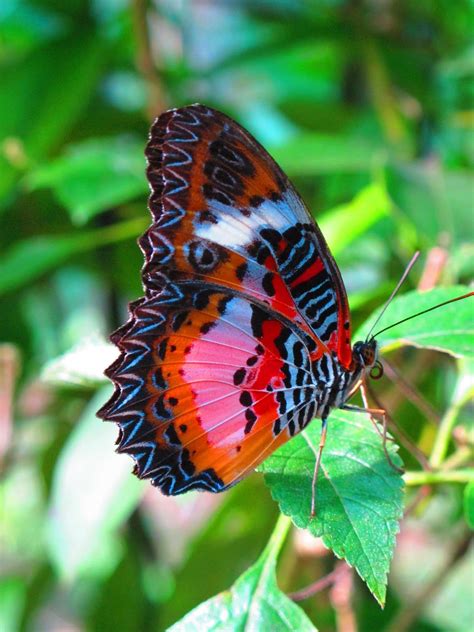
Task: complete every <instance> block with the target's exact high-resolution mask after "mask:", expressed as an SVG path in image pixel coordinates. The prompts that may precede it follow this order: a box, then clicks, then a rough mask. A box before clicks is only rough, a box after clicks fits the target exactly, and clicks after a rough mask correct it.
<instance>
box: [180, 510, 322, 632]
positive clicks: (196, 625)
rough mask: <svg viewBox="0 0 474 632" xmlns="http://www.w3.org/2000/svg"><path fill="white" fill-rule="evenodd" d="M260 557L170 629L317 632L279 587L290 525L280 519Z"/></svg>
mask: <svg viewBox="0 0 474 632" xmlns="http://www.w3.org/2000/svg"><path fill="white" fill-rule="evenodd" d="M278 524H279V525H280V528H279V529H278V528H277V529H276V532H275V533H274V534H273V536H272V538H271V539H270V542H269V544H268V546H267V547H266V549H265V551H264V552H263V553H262V555H261V556H260V558H259V560H258V561H257V562H256V563H255V564H254V565H253V566H252V567H251V568H249V570H248V571H247V572H246V573H244V574H243V575H242V576H241V577H240V578H239V579H238V580H237V581H236V582H235V584H234V585H233V586H232V588H231V589H230V590H227V591H225V592H222V593H220V594H219V595H217V596H216V597H213V598H212V599H209V600H208V601H205V602H204V603H202V604H201V605H200V606H198V607H197V608H195V609H194V610H192V611H191V612H190V613H189V614H188V615H186V616H185V617H184V619H182V620H181V621H179V622H178V623H176V624H175V625H173V626H172V627H171V628H169V632H187V631H188V630H215V631H216V632H244V631H245V630H255V631H257V630H278V631H281V632H284V631H285V630H287V631H288V632H290V631H291V632H293V631H294V630H301V631H302V632H306V631H307V632H315V628H314V626H313V624H312V623H311V621H310V620H309V619H308V617H307V616H306V614H305V613H304V612H303V611H302V610H301V609H300V608H299V607H298V606H297V605H296V604H294V603H293V602H292V601H291V600H290V599H288V597H287V596H286V595H284V594H283V593H282V592H281V591H280V590H279V588H278V586H277V583H276V577H275V565H276V557H277V555H278V551H279V549H280V547H281V544H282V541H281V539H282V533H281V532H282V531H283V532H286V529H287V525H286V524H285V522H284V519H280V521H279V523H278Z"/></svg>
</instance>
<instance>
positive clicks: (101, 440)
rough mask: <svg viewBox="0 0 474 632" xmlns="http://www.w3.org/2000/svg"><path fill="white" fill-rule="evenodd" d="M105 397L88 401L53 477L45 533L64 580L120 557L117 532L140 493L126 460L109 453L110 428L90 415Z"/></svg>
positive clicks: (98, 570) (104, 393) (113, 432)
mask: <svg viewBox="0 0 474 632" xmlns="http://www.w3.org/2000/svg"><path fill="white" fill-rule="evenodd" d="M109 395H110V388H109V387H107V388H104V389H102V390H100V391H98V392H97V394H96V396H95V397H94V398H92V400H91V401H90V402H89V404H88V406H87V408H86V409H85V411H84V413H83V415H82V417H81V419H80V420H79V422H78V424H77V426H76V427H75V429H74V431H73V432H72V434H71V435H70V437H69V439H68V441H67V444H66V446H65V447H64V448H63V449H62V451H61V455H60V457H59V460H58V462H57V464H56V468H55V472H54V480H53V489H52V495H51V504H50V508H49V517H48V528H47V530H46V532H47V537H48V546H49V549H50V552H51V557H52V560H53V562H54V564H55V566H56V568H57V569H58V571H59V573H60V574H61V575H62V576H63V577H66V578H68V579H74V578H76V577H77V576H79V575H82V574H89V575H101V574H102V573H106V572H109V570H110V567H111V566H113V565H114V564H115V563H116V562H117V558H118V557H119V555H120V543H119V541H118V539H117V529H118V527H119V526H120V525H121V524H122V523H123V522H124V520H125V519H126V518H128V516H129V515H130V513H131V512H132V511H133V509H134V508H135V507H136V505H137V502H138V500H139V498H140V496H141V494H142V491H143V484H142V483H141V482H140V481H138V480H137V479H136V478H135V477H134V476H131V474H130V471H131V469H132V468H131V462H130V459H129V458H123V457H124V456H125V455H122V456H120V455H118V454H116V453H115V451H114V443H115V440H116V438H117V428H116V426H115V424H111V423H104V422H102V421H100V420H99V419H97V417H96V415H95V413H96V411H97V409H98V408H99V406H101V405H102V404H103V403H104V402H105V401H106V400H107V398H108V397H109Z"/></svg>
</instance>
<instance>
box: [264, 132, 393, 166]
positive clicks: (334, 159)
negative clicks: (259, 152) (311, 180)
mask: <svg viewBox="0 0 474 632" xmlns="http://www.w3.org/2000/svg"><path fill="white" fill-rule="evenodd" d="M269 149H270V153H271V155H272V156H273V157H274V158H275V160H276V161H277V162H278V163H279V164H280V165H281V166H282V168H283V169H284V170H285V171H286V172H287V173H288V174H289V175H290V176H291V175H294V174H296V175H298V176H301V175H315V174H327V173H331V172H349V173H350V172H358V171H370V170H371V169H372V168H373V167H374V166H375V165H376V164H381V163H383V161H384V160H385V152H384V150H383V149H381V148H380V147H377V146H374V145H373V144H370V143H368V142H367V141H364V140H362V139H360V138H351V137H347V136H344V137H342V136H336V135H334V136H331V135H324V134H305V135H301V136H297V137H295V138H294V139H291V140H289V141H287V142H285V143H284V144H281V145H277V146H275V147H270V148H269Z"/></svg>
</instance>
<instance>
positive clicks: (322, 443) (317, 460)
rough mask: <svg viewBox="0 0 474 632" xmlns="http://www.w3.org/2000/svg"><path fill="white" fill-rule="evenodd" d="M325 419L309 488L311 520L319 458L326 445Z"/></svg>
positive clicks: (314, 502) (325, 419) (324, 419)
mask: <svg viewBox="0 0 474 632" xmlns="http://www.w3.org/2000/svg"><path fill="white" fill-rule="evenodd" d="M327 422H328V420H327V417H325V418H323V420H322V424H321V438H320V440H319V450H318V454H317V456H316V463H315V465H314V472H313V483H312V487H311V518H314V517H315V515H316V485H317V481H318V472H319V466H320V464H321V456H322V453H323V449H324V444H325V443H326V434H327Z"/></svg>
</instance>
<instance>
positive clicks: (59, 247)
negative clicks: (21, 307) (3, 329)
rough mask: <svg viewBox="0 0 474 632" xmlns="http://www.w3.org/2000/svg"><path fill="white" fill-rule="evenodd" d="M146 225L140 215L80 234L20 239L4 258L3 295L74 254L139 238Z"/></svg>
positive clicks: (1, 271) (0, 279)
mask: <svg viewBox="0 0 474 632" xmlns="http://www.w3.org/2000/svg"><path fill="white" fill-rule="evenodd" d="M146 224H147V220H146V219H145V218H139V219H134V220H130V221H128V222H122V223H120V224H115V225H114V226H109V227H107V228H102V229H100V230H96V231H89V232H86V233H84V232H83V233H80V234H77V235H55V236H51V237H50V236H44V237H43V236H38V237H32V238H30V239H25V240H23V241H20V242H18V243H16V244H15V245H14V246H13V247H12V248H10V250H9V251H8V252H7V253H6V254H5V255H4V257H3V258H2V259H0V294H4V293H6V292H9V291H11V290H16V289H18V288H19V287H22V286H23V285H26V284H27V283H31V282H32V281H34V280H36V279H38V278H39V277H41V276H42V275H43V274H45V273H46V272H49V271H50V270H52V269H54V268H56V267H57V266H59V265H61V264H62V263H64V262H65V261H67V260H68V259H69V258H70V257H72V256H74V255H77V254H79V253H82V252H86V251H88V250H93V249H94V248H97V247H98V246H103V245H105V244H110V243H115V242H118V241H122V240H124V239H130V238H132V237H136V236H137V235H138V234H139V233H140V232H142V231H143V230H144V229H145V226H146Z"/></svg>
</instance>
